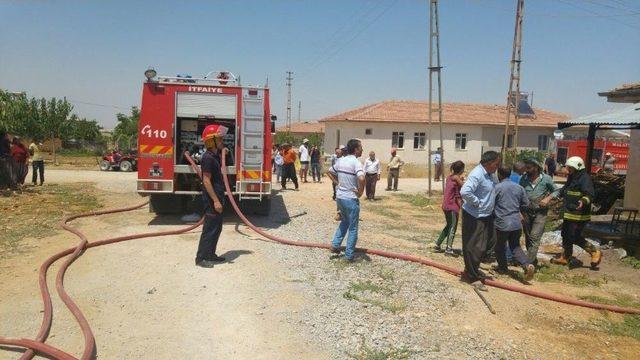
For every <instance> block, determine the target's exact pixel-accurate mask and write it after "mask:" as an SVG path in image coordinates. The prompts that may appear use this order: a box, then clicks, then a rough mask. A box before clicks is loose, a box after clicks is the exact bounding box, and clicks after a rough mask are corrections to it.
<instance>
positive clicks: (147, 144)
mask: <svg viewBox="0 0 640 360" xmlns="http://www.w3.org/2000/svg"><path fill="white" fill-rule="evenodd" d="M145 77H146V78H147V80H146V81H145V82H144V84H143V87H142V105H141V108H140V123H139V125H138V158H139V163H138V182H137V189H138V193H139V194H141V195H145V196H150V204H151V207H150V208H151V211H153V212H156V213H160V214H163V213H180V212H184V211H190V210H193V209H190V207H191V206H194V207H195V208H196V209H197V208H198V207H199V206H201V204H202V201H201V200H200V194H201V191H202V190H201V189H202V187H201V186H202V183H201V181H200V179H199V178H198V176H197V174H196V173H195V171H194V170H193V169H192V167H191V166H190V164H189V162H188V161H187V158H186V157H185V151H188V152H189V153H190V154H191V155H192V157H193V158H194V160H195V161H196V163H199V159H200V156H201V155H202V154H203V153H204V151H205V149H204V144H203V142H202V139H201V134H202V131H203V130H204V128H205V127H206V126H207V125H209V124H220V125H224V126H226V127H227V128H228V129H229V131H228V133H227V135H226V136H225V138H224V140H223V141H224V143H225V146H226V147H227V149H229V151H228V153H227V156H226V158H225V161H226V166H227V174H228V179H229V184H230V186H231V191H232V192H233V195H234V196H236V197H237V199H238V201H239V202H240V204H241V206H242V207H243V209H244V210H245V211H249V212H254V213H258V214H264V215H267V214H268V213H269V210H270V208H271V135H272V131H273V129H274V120H275V117H273V118H272V116H271V115H270V109H269V89H268V88H267V87H266V86H241V85H240V81H239V79H238V78H237V77H236V76H235V75H234V74H233V73H231V72H228V71H216V72H213V71H212V72H209V73H208V74H207V75H205V76H204V77H202V78H193V77H191V76H189V75H178V76H161V75H157V74H156V72H155V70H153V69H149V70H147V71H146V72H145ZM193 204H195V205H193Z"/></svg>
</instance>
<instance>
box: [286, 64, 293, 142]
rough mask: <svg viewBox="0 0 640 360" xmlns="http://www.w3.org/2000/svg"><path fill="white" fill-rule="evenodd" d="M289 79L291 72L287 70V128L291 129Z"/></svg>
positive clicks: (291, 75) (291, 79) (290, 79)
mask: <svg viewBox="0 0 640 360" xmlns="http://www.w3.org/2000/svg"><path fill="white" fill-rule="evenodd" d="M291 81H293V72H291V71H287V128H288V129H289V131H291Z"/></svg>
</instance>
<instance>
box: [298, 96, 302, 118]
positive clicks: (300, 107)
mask: <svg viewBox="0 0 640 360" xmlns="http://www.w3.org/2000/svg"><path fill="white" fill-rule="evenodd" d="M301 114H302V100H298V122H300V119H301V117H300V115H301Z"/></svg>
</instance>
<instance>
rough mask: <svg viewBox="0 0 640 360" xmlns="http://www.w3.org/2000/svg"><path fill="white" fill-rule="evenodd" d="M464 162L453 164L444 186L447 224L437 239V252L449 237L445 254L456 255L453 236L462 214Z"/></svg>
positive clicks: (440, 250) (444, 208)
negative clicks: (461, 189) (461, 190)
mask: <svg viewBox="0 0 640 360" xmlns="http://www.w3.org/2000/svg"><path fill="white" fill-rule="evenodd" d="M463 172H464V163H463V162H462V161H460V160H458V161H456V162H454V163H453V164H451V174H450V175H449V176H448V177H447V183H446V184H445V187H444V196H443V198H442V211H444V217H445V219H446V221H447V224H446V225H445V226H444V229H442V232H441V233H440V237H438V240H437V241H436V246H435V250H436V252H442V248H441V247H440V246H441V245H442V242H443V241H444V239H447V247H446V249H445V250H444V255H445V256H456V254H455V253H454V252H453V248H452V245H453V238H454V237H455V235H456V230H457V229H458V217H459V214H460V207H461V206H462V197H461V196H460V188H461V187H462V184H463V183H464V176H462V173H463Z"/></svg>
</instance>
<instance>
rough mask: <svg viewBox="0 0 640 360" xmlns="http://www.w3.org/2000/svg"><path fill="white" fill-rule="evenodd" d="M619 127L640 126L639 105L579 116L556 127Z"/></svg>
mask: <svg viewBox="0 0 640 360" xmlns="http://www.w3.org/2000/svg"><path fill="white" fill-rule="evenodd" d="M589 124H598V125H619V126H625V125H628V126H634V125H635V126H638V125H640V103H636V104H633V105H630V106H626V107H624V108H621V109H612V110H607V111H603V112H601V113H596V114H590V115H585V116H580V117H578V118H575V119H571V120H568V121H563V122H559V123H558V127H562V128H564V127H568V126H574V125H589Z"/></svg>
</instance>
